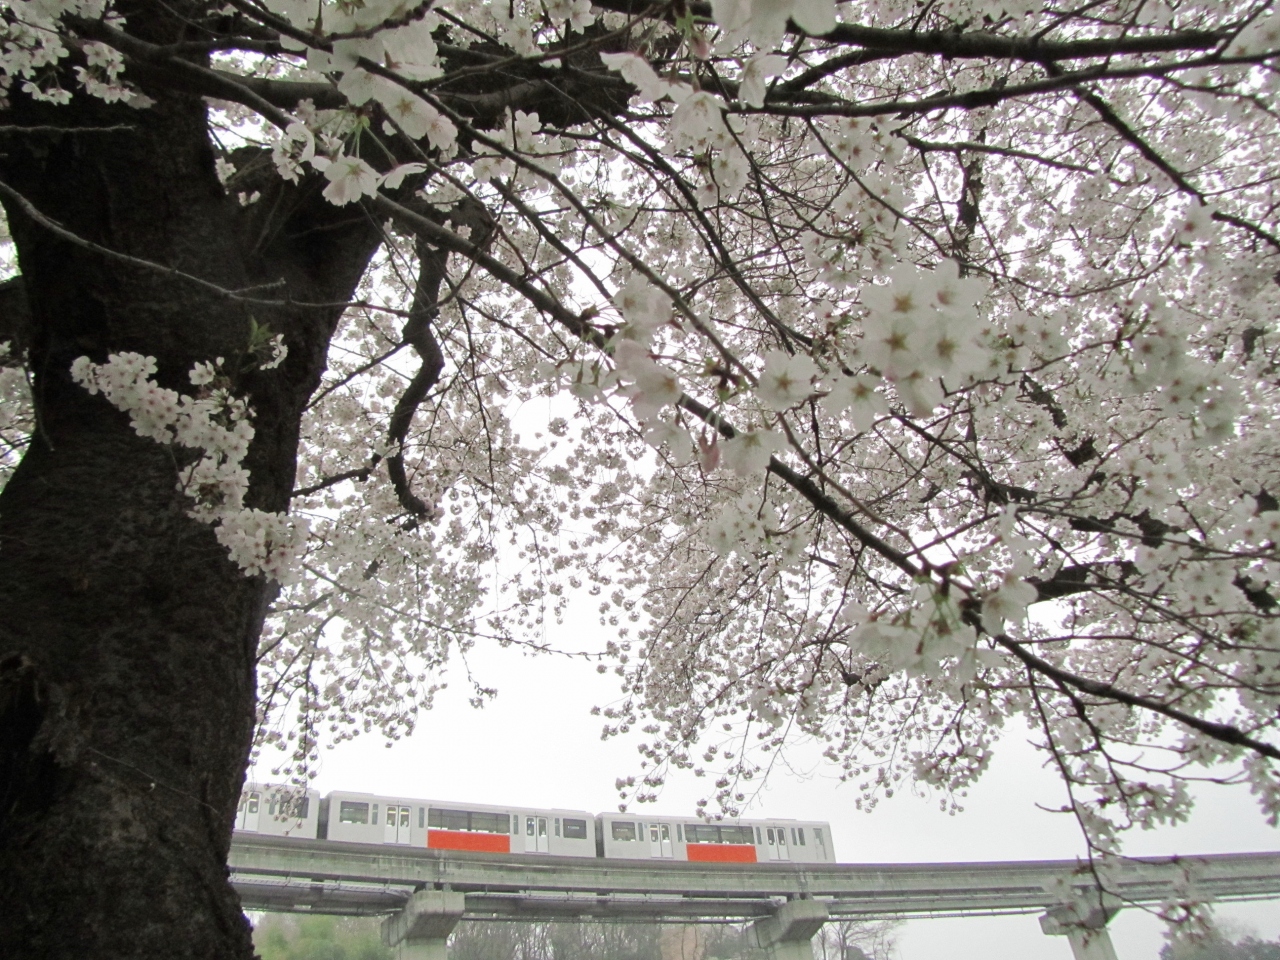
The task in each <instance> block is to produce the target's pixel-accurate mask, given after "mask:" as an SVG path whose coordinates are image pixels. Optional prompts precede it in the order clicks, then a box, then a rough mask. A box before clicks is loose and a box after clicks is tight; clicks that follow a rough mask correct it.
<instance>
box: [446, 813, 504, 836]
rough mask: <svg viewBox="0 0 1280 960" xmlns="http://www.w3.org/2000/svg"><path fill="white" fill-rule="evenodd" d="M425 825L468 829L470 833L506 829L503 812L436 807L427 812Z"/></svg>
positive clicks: (502, 831) (494, 831) (449, 828)
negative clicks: (441, 808)
mask: <svg viewBox="0 0 1280 960" xmlns="http://www.w3.org/2000/svg"><path fill="white" fill-rule="evenodd" d="M427 826H429V827H435V828H437V829H439V830H469V831H471V832H472V833H506V832H507V830H508V826H507V815H506V814H505V813H479V812H474V811H469V810H440V809H438V808H436V807H432V808H431V809H430V810H429V811H428V812H427Z"/></svg>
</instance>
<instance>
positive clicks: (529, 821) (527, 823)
mask: <svg viewBox="0 0 1280 960" xmlns="http://www.w3.org/2000/svg"><path fill="white" fill-rule="evenodd" d="M524 833H525V836H526V837H532V836H533V817H525V818H524Z"/></svg>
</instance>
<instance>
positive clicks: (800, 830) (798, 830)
mask: <svg viewBox="0 0 1280 960" xmlns="http://www.w3.org/2000/svg"><path fill="white" fill-rule="evenodd" d="M796 836H798V837H799V838H800V846H802V847H803V846H804V827H796Z"/></svg>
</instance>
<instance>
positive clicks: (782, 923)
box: [751, 900, 830, 960]
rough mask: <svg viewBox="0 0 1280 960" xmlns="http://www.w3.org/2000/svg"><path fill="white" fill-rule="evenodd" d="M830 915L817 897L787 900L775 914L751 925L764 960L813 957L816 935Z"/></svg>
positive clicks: (805, 959) (807, 958)
mask: <svg viewBox="0 0 1280 960" xmlns="http://www.w3.org/2000/svg"><path fill="white" fill-rule="evenodd" d="M829 917H830V914H829V913H828V912H827V905H826V904H825V903H821V902H820V901H817V900H788V901H787V902H786V903H784V904H783V905H782V906H780V907H779V908H778V910H777V912H776V913H774V915H773V916H771V917H766V918H765V919H763V920H757V921H756V922H755V923H753V924H751V938H752V939H753V940H754V941H755V944H756V946H757V947H758V948H759V949H760V950H762V951H764V956H765V960H813V943H812V940H813V937H814V936H815V935H816V934H817V933H818V931H819V930H821V929H822V925H823V924H824V923H826V922H827V919H828V918H829Z"/></svg>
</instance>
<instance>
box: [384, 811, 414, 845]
mask: <svg viewBox="0 0 1280 960" xmlns="http://www.w3.org/2000/svg"><path fill="white" fill-rule="evenodd" d="M382 841H383V843H409V842H410V841H409V808H408V807H398V806H396V805H395V804H394V803H389V804H387V822H386V826H385V827H384V828H383V831H382Z"/></svg>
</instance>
